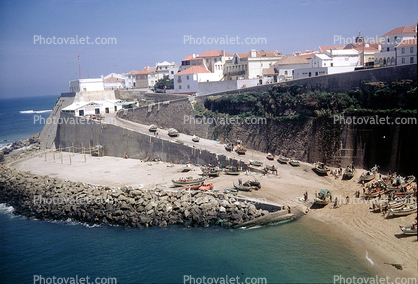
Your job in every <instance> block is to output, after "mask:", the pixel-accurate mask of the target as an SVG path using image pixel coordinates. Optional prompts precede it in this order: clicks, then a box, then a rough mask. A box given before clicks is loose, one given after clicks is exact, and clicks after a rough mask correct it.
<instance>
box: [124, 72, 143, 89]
mask: <svg viewBox="0 0 418 284" xmlns="http://www.w3.org/2000/svg"><path fill="white" fill-rule="evenodd" d="M138 73H139V72H138V71H136V70H132V71H130V72H128V73H126V74H124V79H125V87H126V88H127V89H133V88H136V74H138Z"/></svg>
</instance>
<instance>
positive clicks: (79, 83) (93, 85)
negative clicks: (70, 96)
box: [69, 78, 104, 92]
mask: <svg viewBox="0 0 418 284" xmlns="http://www.w3.org/2000/svg"><path fill="white" fill-rule="evenodd" d="M69 87H70V92H85V91H87V92H90V91H103V90H104V85H103V78H95V79H78V80H73V81H70V82H69Z"/></svg>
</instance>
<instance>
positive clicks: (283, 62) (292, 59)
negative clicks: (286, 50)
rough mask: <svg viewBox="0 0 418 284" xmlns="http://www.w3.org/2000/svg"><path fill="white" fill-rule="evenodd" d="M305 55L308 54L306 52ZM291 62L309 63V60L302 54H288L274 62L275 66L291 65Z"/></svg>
mask: <svg viewBox="0 0 418 284" xmlns="http://www.w3.org/2000/svg"><path fill="white" fill-rule="evenodd" d="M304 55H307V54H304ZM312 56H313V54H312ZM290 64H309V60H308V59H306V58H304V57H302V55H300V56H295V55H286V56H285V57H283V58H282V59H280V60H279V61H277V62H276V63H274V64H273V66H274V65H290Z"/></svg>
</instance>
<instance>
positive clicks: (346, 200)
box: [345, 195, 350, 204]
mask: <svg viewBox="0 0 418 284" xmlns="http://www.w3.org/2000/svg"><path fill="white" fill-rule="evenodd" d="M349 201H350V198H349V197H348V195H347V197H346V198H345V204H348V202H349Z"/></svg>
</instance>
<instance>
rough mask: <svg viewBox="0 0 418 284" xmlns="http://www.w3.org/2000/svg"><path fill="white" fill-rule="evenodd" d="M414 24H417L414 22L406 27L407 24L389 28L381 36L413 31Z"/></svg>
mask: <svg viewBox="0 0 418 284" xmlns="http://www.w3.org/2000/svg"><path fill="white" fill-rule="evenodd" d="M416 26H417V25H416V24H415V25H412V26H410V27H407V26H404V27H399V28H396V29H393V30H391V31H390V32H387V33H385V34H384V35H382V37H384V36H390V35H396V34H405V33H415V29H416Z"/></svg>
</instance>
